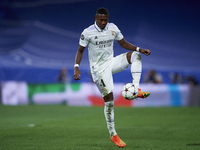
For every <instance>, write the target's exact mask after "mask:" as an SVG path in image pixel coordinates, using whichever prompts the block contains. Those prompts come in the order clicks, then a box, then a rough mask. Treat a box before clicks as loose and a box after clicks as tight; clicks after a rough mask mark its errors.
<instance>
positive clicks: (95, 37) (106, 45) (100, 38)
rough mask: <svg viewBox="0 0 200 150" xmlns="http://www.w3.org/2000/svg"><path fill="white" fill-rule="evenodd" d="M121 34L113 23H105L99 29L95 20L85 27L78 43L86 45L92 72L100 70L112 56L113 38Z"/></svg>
mask: <svg viewBox="0 0 200 150" xmlns="http://www.w3.org/2000/svg"><path fill="white" fill-rule="evenodd" d="M122 38H123V35H122V34H121V31H120V30H119V29H118V27H117V26H116V25H115V24H113V23H107V25H106V27H105V28H104V29H103V30H102V29H100V28H99V27H98V26H97V24H96V22H95V23H94V24H93V25H91V26H89V27H88V28H86V29H85V30H84V31H83V32H82V34H81V37H80V40H79V45H81V46H83V47H86V46H88V55H89V62H90V69H91V72H92V73H96V72H102V71H103V70H104V69H105V68H106V67H107V66H108V65H109V64H110V63H111V60H112V58H113V55H114V54H113V45H114V40H121V39H122Z"/></svg>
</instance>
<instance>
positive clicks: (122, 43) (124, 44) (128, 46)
mask: <svg viewBox="0 0 200 150" xmlns="http://www.w3.org/2000/svg"><path fill="white" fill-rule="evenodd" d="M117 42H118V43H119V45H120V46H121V47H123V48H125V49H127V50H132V51H136V49H137V46H134V45H132V44H131V43H129V42H127V41H126V40H125V39H124V38H123V39H121V40H119V41H117ZM139 52H141V53H142V54H144V55H147V56H148V55H150V54H151V51H150V50H148V49H142V48H140V49H139Z"/></svg>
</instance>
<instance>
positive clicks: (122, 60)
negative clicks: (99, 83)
mask: <svg viewBox="0 0 200 150" xmlns="http://www.w3.org/2000/svg"><path fill="white" fill-rule="evenodd" d="M126 55H127V53H123V54H120V55H118V56H116V57H114V58H113V60H112V74H115V73H118V72H120V71H122V70H125V69H126V68H127V67H128V66H129V65H130V64H129V63H128V60H127V57H126Z"/></svg>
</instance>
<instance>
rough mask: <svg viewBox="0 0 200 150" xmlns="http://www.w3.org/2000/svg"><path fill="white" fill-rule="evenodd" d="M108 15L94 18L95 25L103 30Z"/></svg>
mask: <svg viewBox="0 0 200 150" xmlns="http://www.w3.org/2000/svg"><path fill="white" fill-rule="evenodd" d="M108 19H109V15H104V14H99V15H96V16H95V20H96V24H97V25H98V27H99V28H101V29H104V28H105V27H106V25H107V23H108Z"/></svg>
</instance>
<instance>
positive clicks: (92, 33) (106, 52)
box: [74, 8, 151, 147]
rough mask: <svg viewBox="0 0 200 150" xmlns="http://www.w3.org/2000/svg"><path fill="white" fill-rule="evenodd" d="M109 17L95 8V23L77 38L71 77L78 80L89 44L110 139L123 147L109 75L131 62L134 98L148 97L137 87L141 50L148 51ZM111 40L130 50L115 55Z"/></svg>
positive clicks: (94, 77) (144, 52)
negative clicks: (124, 33)
mask: <svg viewBox="0 0 200 150" xmlns="http://www.w3.org/2000/svg"><path fill="white" fill-rule="evenodd" d="M108 19H109V12H108V10H107V9H106V8H99V9H98V10H97V11H96V15H95V23H94V24H93V25H91V26H89V27H88V28H86V29H85V30H84V31H83V32H82V34H81V36H80V40H79V48H78V51H77V53H76V57H75V65H74V79H75V80H80V76H81V72H80V70H79V65H80V63H81V60H82V55H83V52H84V50H85V47H86V46H88V55H89V62H90V70H91V75H92V78H93V81H94V83H95V84H96V86H97V87H98V89H99V91H100V93H101V95H102V97H103V99H104V101H105V106H104V114H105V119H106V122H107V128H108V130H109V133H110V138H111V140H112V141H113V143H114V144H115V145H117V146H118V147H124V146H126V144H125V142H123V141H122V140H121V139H120V138H119V136H118V135H117V132H116V130H115V124H114V101H113V92H112V89H113V88H114V85H113V84H114V83H113V76H112V74H115V73H118V72H120V71H122V70H124V69H126V68H127V67H128V66H129V65H130V64H131V73H132V78H133V79H132V82H133V84H134V85H135V87H136V88H138V91H139V92H138V96H137V97H139V98H146V97H148V96H149V95H150V93H149V92H143V91H142V90H141V89H139V82H140V77H141V70H142V64H141V54H140V53H142V54H144V55H150V53H151V51H150V50H148V49H142V48H139V47H136V46H134V45H132V44H130V43H128V42H127V41H126V40H125V39H124V37H123V35H122V33H121V32H120V30H119V29H118V27H117V26H116V25H115V24H113V23H109V22H108ZM114 40H117V42H118V43H119V45H120V46H121V47H122V48H125V49H127V50H130V51H131V52H126V53H123V54H121V55H118V56H116V57H114V56H113V42H114Z"/></svg>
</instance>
